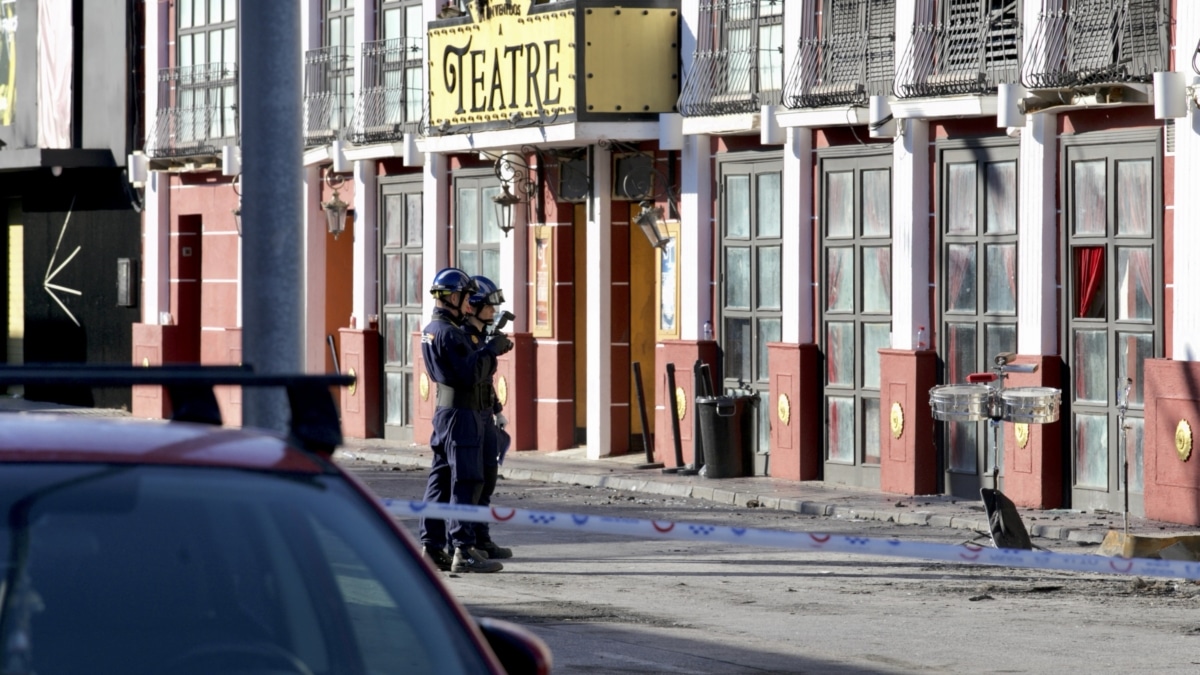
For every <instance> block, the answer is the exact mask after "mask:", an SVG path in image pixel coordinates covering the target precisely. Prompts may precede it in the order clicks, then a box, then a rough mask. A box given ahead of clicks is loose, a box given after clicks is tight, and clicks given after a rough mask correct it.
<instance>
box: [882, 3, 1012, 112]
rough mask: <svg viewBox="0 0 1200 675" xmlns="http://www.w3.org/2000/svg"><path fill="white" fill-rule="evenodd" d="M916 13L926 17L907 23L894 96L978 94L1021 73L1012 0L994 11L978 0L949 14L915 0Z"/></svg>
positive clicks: (918, 96)
mask: <svg viewBox="0 0 1200 675" xmlns="http://www.w3.org/2000/svg"><path fill="white" fill-rule="evenodd" d="M916 1H917V2H918V9H917V16H934V17H936V18H935V19H934V20H932V21H926V22H923V23H917V24H915V25H914V26H913V32H912V39H911V41H910V42H909V45H908V49H907V50H905V53H904V57H903V58H902V59H901V61H900V66H899V68H897V70H896V82H895V85H894V87H893V91H894V92H895V94H896V96H898V97H900V98H923V97H930V96H953V95H961V94H984V93H987V92H989V91H993V90H995V89H996V86H997V85H999V84H1008V83H1015V82H1017V81H1018V78H1019V77H1020V73H1021V68H1020V64H1021V51H1020V49H1021V22H1020V17H1019V15H1018V11H1017V3H1016V2H1013V3H1009V4H1006V5H1004V7H1003V8H1001V9H998V10H993V9H990V5H991V3H988V2H981V3H979V4H978V5H971V6H970V7H967V8H966V11H964V10H963V5H953V6H951V7H952V9H953V10H954V12H955V13H954V14H953V15H951V14H949V13H948V12H945V11H943V12H939V13H935V12H934V11H933V10H934V9H935V7H934V3H932V2H931V0H916Z"/></svg>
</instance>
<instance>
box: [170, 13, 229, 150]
mask: <svg viewBox="0 0 1200 675" xmlns="http://www.w3.org/2000/svg"><path fill="white" fill-rule="evenodd" d="M177 18H178V24H179V29H178V37H177V40H176V42H177V44H176V46H175V50H176V55H175V59H176V61H175V63H176V65H177V66H178V68H179V85H178V87H179V88H178V92H177V96H178V97H179V100H178V101H177V105H178V107H179V111H180V115H179V124H180V134H179V135H180V139H181V140H197V139H218V138H229V137H233V136H235V135H236V134H237V107H236V103H237V61H238V47H237V0H179V5H178V12H177Z"/></svg>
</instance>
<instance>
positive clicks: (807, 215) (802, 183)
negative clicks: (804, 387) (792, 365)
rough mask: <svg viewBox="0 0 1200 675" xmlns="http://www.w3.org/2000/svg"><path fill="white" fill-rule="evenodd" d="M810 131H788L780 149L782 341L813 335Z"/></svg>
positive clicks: (798, 341)
mask: <svg viewBox="0 0 1200 675" xmlns="http://www.w3.org/2000/svg"><path fill="white" fill-rule="evenodd" d="M812 138H813V133H812V130H811V129H808V128H804V127H790V128H789V129H788V130H787V142H786V143H785V144H784V146H783V183H782V185H783V260H782V265H783V296H782V299H783V341H784V342H788V343H792V344H808V343H811V342H814V341H815V338H816V336H815V335H814V333H813V293H812V284H813V236H812V235H813V194H812V193H813V181H812V169H813V154H812Z"/></svg>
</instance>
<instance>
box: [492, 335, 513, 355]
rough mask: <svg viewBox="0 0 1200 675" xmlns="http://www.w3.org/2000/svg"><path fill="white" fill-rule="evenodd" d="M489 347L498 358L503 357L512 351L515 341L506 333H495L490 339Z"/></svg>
mask: <svg viewBox="0 0 1200 675" xmlns="http://www.w3.org/2000/svg"><path fill="white" fill-rule="evenodd" d="M487 343H488V346H489V347H491V349H492V352H493V353H494V354H495V355H496V356H502V355H504V354H507V353H509V352H511V351H512V348H513V341H512V340H509V339H508V336H507V335H505V334H504V333H494V334H493V335H492V336H491V337H489V338H488V341H487Z"/></svg>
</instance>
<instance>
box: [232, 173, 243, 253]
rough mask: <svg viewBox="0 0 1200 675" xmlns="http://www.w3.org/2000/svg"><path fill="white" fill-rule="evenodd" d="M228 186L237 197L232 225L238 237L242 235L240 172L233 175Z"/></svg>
mask: <svg viewBox="0 0 1200 675" xmlns="http://www.w3.org/2000/svg"><path fill="white" fill-rule="evenodd" d="M229 186H230V187H232V188H233V194H235V195H237V198H238V203H237V206H236V207H234V209H233V226H234V227H236V228H237V233H238V236H239V237H240V236H242V174H240V173H239V174H237V175H235V176H234V177H233V182H232V183H230V184H229Z"/></svg>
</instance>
